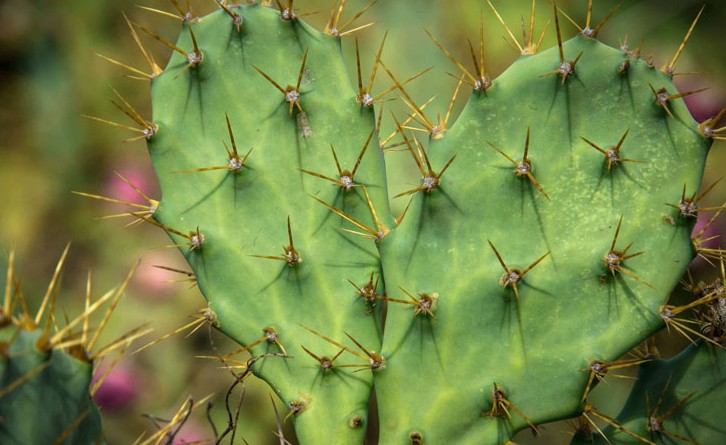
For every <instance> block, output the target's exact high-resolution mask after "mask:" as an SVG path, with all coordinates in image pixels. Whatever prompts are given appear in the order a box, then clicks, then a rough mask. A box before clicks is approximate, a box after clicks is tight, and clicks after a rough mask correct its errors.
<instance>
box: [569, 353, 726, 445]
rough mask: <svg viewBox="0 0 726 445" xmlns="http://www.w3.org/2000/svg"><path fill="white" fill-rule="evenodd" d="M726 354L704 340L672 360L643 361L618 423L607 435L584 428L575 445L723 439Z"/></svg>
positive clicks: (575, 439) (694, 441) (703, 442)
mask: <svg viewBox="0 0 726 445" xmlns="http://www.w3.org/2000/svg"><path fill="white" fill-rule="evenodd" d="M725 357H726V355H725V354H724V351H723V350H722V349H719V350H714V349H713V348H711V347H709V346H708V344H707V343H703V342H699V343H698V344H693V345H691V346H689V347H688V348H687V349H685V350H684V351H682V352H681V353H680V354H678V355H677V356H676V357H673V358H671V359H670V360H656V361H652V362H648V363H644V364H643V365H641V367H640V369H639V371H638V376H637V381H636V383H635V385H634V387H633V390H632V391H631V393H630V397H629V398H628V400H627V402H626V404H625V406H624V407H623V410H622V411H621V413H620V414H619V415H618V416H617V419H616V421H617V423H616V424H615V425H614V426H611V425H609V426H608V428H605V429H603V431H601V432H602V433H603V434H604V436H603V435H602V434H598V432H597V431H592V429H589V430H587V431H580V432H579V434H578V435H576V436H575V438H574V440H573V444H575V443H581V444H586V443H608V442H609V443H618V444H620V443H622V444H626V443H643V442H645V440H650V441H651V443H670V442H675V443H677V442H683V443H701V444H706V443H720V442H721V441H723V437H724V430H723V425H722V421H723V414H722V413H721V410H720V409H719V407H720V406H721V404H722V403H723V401H724V400H726V394H724V391H726V389H725V388H724V384H723V382H724V377H723V368H724V366H725V365H726V363H724V358H725ZM696 425H697V426H696ZM643 438H644V439H645V440H643Z"/></svg>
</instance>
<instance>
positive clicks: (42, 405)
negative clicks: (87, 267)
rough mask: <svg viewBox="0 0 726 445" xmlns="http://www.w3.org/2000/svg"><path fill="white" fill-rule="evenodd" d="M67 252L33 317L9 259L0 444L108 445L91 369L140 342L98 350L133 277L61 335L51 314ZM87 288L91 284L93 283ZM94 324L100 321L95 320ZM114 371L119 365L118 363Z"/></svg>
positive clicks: (90, 305)
mask: <svg viewBox="0 0 726 445" xmlns="http://www.w3.org/2000/svg"><path fill="white" fill-rule="evenodd" d="M67 253H68V249H66V251H65V252H64V254H63V256H62V257H61V260H60V261H59V263H58V266H57V268H56V271H55V274H54V276H53V278H52V279H51V282H50V285H49V286H48V290H47V292H46V293H45V296H44V298H43V299H42V304H41V306H40V307H39V308H38V311H37V313H36V314H34V315H31V314H30V313H29V312H28V307H27V304H26V302H25V299H24V297H23V293H22V290H21V288H20V278H19V275H18V274H17V273H15V272H14V264H13V263H14V255H13V254H12V253H11V255H10V261H9V267H8V273H7V276H6V281H5V285H4V290H5V292H4V299H3V304H2V307H0V443H2V444H8V445H29V444H54V445H60V444H68V445H70V444H101V443H105V437H104V430H103V425H102V423H101V413H100V412H99V409H98V407H97V406H96V405H95V404H94V402H93V400H92V393H93V392H95V390H96V389H98V386H99V385H100V381H102V380H103V378H105V375H104V376H103V378H101V380H100V381H99V382H98V383H97V382H94V381H93V380H92V379H93V373H94V362H95V361H96V360H97V359H100V358H101V357H104V356H107V355H109V354H114V353H116V352H118V351H119V350H121V353H123V351H124V350H126V349H127V348H128V346H129V344H130V343H131V342H132V341H133V340H134V339H136V338H137V337H138V336H140V335H143V334H145V333H147V332H148V331H142V330H133V331H131V332H129V333H128V334H127V335H124V336H122V337H121V338H119V339H118V340H116V341H114V342H112V343H109V344H106V345H103V346H102V347H99V346H98V345H99V341H98V340H99V335H100V333H101V332H102V331H103V328H104V327H105V326H106V323H107V321H108V318H109V316H110V315H111V312H112V311H113V308H115V307H116V304H117V303H118V301H119V299H120V297H121V296H122V295H123V293H124V291H125V289H126V285H127V284H128V280H129V278H130V275H129V276H128V277H127V279H126V280H124V282H123V283H122V284H120V285H119V286H117V287H116V288H114V289H112V290H110V291H109V292H107V293H106V294H104V295H103V296H102V297H100V298H99V299H97V300H96V301H91V298H90V297H91V295H90V292H91V289H90V287H89V289H88V291H89V293H88V295H87V299H86V309H85V311H84V312H83V313H82V314H80V315H79V316H78V317H75V318H73V319H72V320H67V319H66V324H65V325H64V326H62V327H60V328H59V326H58V323H59V322H58V320H57V318H56V317H58V315H57V314H54V312H55V310H54V309H55V307H56V301H57V297H58V291H59V289H58V286H59V282H60V276H61V273H62V269H63V264H64V261H65V258H66V254H67ZM89 286H90V277H89ZM104 304H105V305H106V307H107V309H105V310H104V312H105V315H104V316H103V317H102V319H101V322H100V324H94V326H95V327H96V328H97V329H94V327H93V326H91V325H89V320H90V317H91V315H92V314H93V313H94V312H96V311H98V312H99V313H100V312H101V310H100V308H102V307H103V305H104ZM95 321H97V320H95ZM113 363H114V364H115V361H114V362H113Z"/></svg>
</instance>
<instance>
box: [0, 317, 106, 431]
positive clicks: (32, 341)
mask: <svg viewBox="0 0 726 445" xmlns="http://www.w3.org/2000/svg"><path fill="white" fill-rule="evenodd" d="M39 336H40V332H38V331H34V332H26V331H17V330H16V328H14V327H6V328H3V329H1V330H0V342H2V341H6V342H7V341H10V340H11V339H13V340H12V343H11V344H10V347H9V348H8V350H7V355H6V356H3V357H2V358H1V359H0V391H3V389H7V388H10V387H11V386H12V387H13V389H12V390H11V391H9V392H7V394H3V397H2V398H0V443H3V444H8V445H27V444H55V443H58V444H69V445H70V444H74V445H75V444H79V445H85V444H88V445H91V444H98V443H104V438H103V427H102V425H101V415H100V412H99V411H98V407H97V406H96V405H95V404H94V403H93V401H92V400H91V396H90V395H89V393H88V390H89V386H90V384H91V377H92V375H93V365H92V364H91V363H89V362H84V361H81V360H78V359H76V358H74V357H72V356H70V355H69V354H66V353H64V352H62V351H59V350H52V351H51V352H49V353H44V352H41V351H40V350H38V349H37V348H36V346H35V345H36V342H37V341H38V338H39ZM24 376H32V377H31V378H29V379H27V380H24V381H22V383H21V384H17V383H18V382H19V381H21V380H20V379H22V378H23V377H24ZM64 435H65V440H61V438H62V437H63V436H64ZM59 440H60V441H59Z"/></svg>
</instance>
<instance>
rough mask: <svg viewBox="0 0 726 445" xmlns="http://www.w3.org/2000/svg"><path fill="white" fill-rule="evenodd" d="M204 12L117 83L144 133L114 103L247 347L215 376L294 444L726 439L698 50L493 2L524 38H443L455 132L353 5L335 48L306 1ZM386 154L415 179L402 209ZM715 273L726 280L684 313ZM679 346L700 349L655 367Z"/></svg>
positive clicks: (184, 246) (710, 130)
mask: <svg viewBox="0 0 726 445" xmlns="http://www.w3.org/2000/svg"><path fill="white" fill-rule="evenodd" d="M181 3H182V2H180V1H174V0H172V1H171V4H172V6H173V9H172V10H173V12H171V13H164V14H165V15H171V16H173V17H176V18H177V19H178V20H179V21H180V22H181V24H182V25H181V32H180V34H179V37H178V39H176V40H167V39H166V38H164V37H162V36H160V35H159V34H157V32H156V31H154V30H153V29H151V27H149V26H147V25H140V24H137V23H135V22H134V21H132V20H128V25H129V27H130V29H131V32H132V36H133V38H134V40H135V41H136V42H137V43H139V46H140V48H141V51H142V52H143V55H144V58H145V59H146V62H148V69H145V70H139V69H137V68H133V67H131V66H128V65H125V64H123V63H121V62H116V61H113V62H114V63H116V64H117V65H121V66H124V67H125V68H127V69H128V70H130V72H129V74H130V75H132V76H135V77H140V78H146V79H149V80H150V82H151V100H152V114H151V116H150V118H148V119H146V118H145V117H142V115H143V114H144V113H140V112H137V111H136V110H135V109H134V108H133V106H132V105H131V104H130V103H128V102H127V101H126V100H125V99H124V98H123V96H121V94H119V93H116V94H117V97H116V98H114V101H115V104H116V105H117V107H118V108H119V109H121V111H123V112H124V113H125V114H126V115H127V116H128V117H129V118H130V119H131V121H129V122H132V124H129V125H128V126H127V128H128V129H129V130H131V131H133V132H134V134H135V135H136V137H135V138H136V139H146V140H147V141H148V149H149V153H150V155H151V159H152V162H153V166H154V169H155V171H156V174H157V177H158V180H159V183H160V187H161V192H162V195H161V198H160V199H158V201H157V200H155V199H152V198H149V197H146V196H145V195H143V192H141V191H139V192H140V193H141V194H142V195H143V196H144V197H145V199H146V201H147V204H148V205H136V207H134V208H131V209H130V210H129V216H131V217H132V218H136V219H138V220H140V221H144V222H148V223H151V224H153V225H155V226H158V227H161V228H162V229H164V230H166V232H167V233H168V234H169V235H170V237H171V239H172V240H173V241H172V243H173V244H174V245H176V246H178V247H179V249H180V250H181V252H182V253H183V255H184V256H185V257H186V259H187V261H188V263H189V265H190V266H191V272H189V276H193V279H194V281H195V282H196V283H197V284H198V286H199V288H200V290H201V291H202V293H203V294H204V296H205V298H206V299H207V302H208V308H207V309H206V310H205V311H204V312H203V314H202V315H201V316H200V318H199V320H200V321H199V323H209V324H211V325H212V326H213V327H214V328H216V329H218V330H220V331H221V332H223V333H224V334H226V335H228V336H229V337H231V338H232V339H234V340H235V341H236V342H238V343H239V344H240V348H239V349H238V350H236V351H231V352H229V353H228V354H226V355H225V354H219V355H218V356H217V359H218V360H220V361H221V362H222V363H223V364H224V365H225V366H228V367H229V368H230V369H235V370H237V371H236V372H238V373H240V374H239V375H240V377H239V378H240V379H244V378H246V377H247V376H250V375H255V376H257V377H259V378H261V379H263V380H265V381H266V382H267V383H268V384H269V385H270V387H271V388H272V390H273V391H274V393H275V394H277V396H278V397H279V398H280V399H281V400H282V401H283V402H284V404H285V412H283V415H281V416H280V417H279V419H280V422H292V423H293V424H294V429H295V433H296V435H297V440H298V441H299V443H301V444H313V443H325V444H361V443H364V440H366V439H365V437H366V435H367V432H368V436H369V437H371V436H376V437H377V439H376V440H377V443H380V444H385V445H388V444H394V445H395V444H401V445H404V444H433V445H436V444H453V443H456V444H500V443H506V442H508V441H509V440H510V439H511V438H512V437H513V436H514V434H515V433H517V432H518V431H520V430H523V429H531V430H532V432H533V433H534V434H539V431H540V428H539V425H542V424H544V423H548V422H552V421H556V420H561V419H570V418H579V419H580V420H579V421H578V422H579V423H578V425H579V428H578V430H577V434H576V435H575V440H577V441H581V442H582V441H584V443H589V442H594V443H600V442H601V441H609V442H610V443H631V442H632V443H678V442H679V441H680V442H683V443H704V444H705V443H717V442H719V441H724V442H726V432H725V431H724V429H723V426H722V425H720V424H719V422H718V418H719V403H723V402H724V400H725V397H726V393H725V392H726V385H724V384H723V382H724V380H725V378H726V374H724V373H725V372H726V370H725V369H724V366H723V351H722V349H721V348H722V346H723V342H724V338H725V337H726V334H725V332H726V303H725V301H726V300H724V288H723V254H722V252H721V251H720V250H718V249H709V248H707V247H705V241H706V235H704V234H705V233H706V232H705V230H701V231H700V232H699V233H695V234H694V233H692V231H693V228H694V225H695V223H696V219H697V216H698V215H699V213H700V212H704V213H705V212H710V213H711V214H713V215H715V216H717V215H718V214H719V213H720V212H721V210H722V209H723V208H722V207H716V208H709V207H704V206H703V205H702V199H703V197H704V196H705V194H706V193H707V192H708V186H709V184H707V187H702V179H703V173H704V168H705V164H706V158H707V154H708V151H709V148H710V146H711V144H712V142H713V140H714V139H721V138H723V137H724V136H723V135H724V134H725V133H726V129H725V128H719V121H720V120H721V118H722V117H723V116H722V115H719V116H714V117H712V118H711V119H709V120H707V121H705V122H700V123H699V122H696V121H695V120H694V119H693V118H692V117H691V114H690V113H689V111H688V109H687V108H686V105H685V104H684V101H683V98H684V97H686V96H690V95H691V94H696V93H700V92H701V90H700V89H696V90H694V91H680V92H679V91H678V90H677V89H676V87H675V86H674V85H673V82H672V78H673V76H674V75H677V74H679V72H678V68H677V63H678V60H679V57H680V55H681V52H682V50H683V49H684V46H685V44H686V43H687V41H688V39H689V37H690V35H691V33H692V32H693V30H694V27H693V26H692V27H691V28H690V29H684V30H683V35H685V38H683V41H682V44H681V46H680V48H679V49H678V51H677V52H676V54H675V56H674V57H673V58H672V59H670V60H669V61H667V62H666V63H665V64H663V65H662V66H660V65H658V66H656V64H655V62H654V61H653V60H652V59H650V58H647V57H642V56H641V53H640V50H639V49H638V48H631V47H628V46H627V44H622V45H620V46H619V47H611V46H608V45H607V44H606V43H603V42H602V41H600V40H598V33H599V31H600V30H601V29H602V28H603V26H608V24H609V20H610V19H611V18H613V17H615V18H613V20H616V18H617V11H616V10H612V11H610V12H609V13H608V11H605V12H602V11H599V15H600V17H599V19H600V20H595V18H594V17H593V14H592V6H593V5H592V2H589V4H588V5H587V6H588V13H587V19H586V22H584V23H577V22H575V21H574V20H572V19H570V18H569V16H568V15H567V14H566V11H560V10H559V9H558V8H557V6H556V5H554V4H553V5H552V6H551V7H550V9H549V17H546V18H545V19H542V18H539V20H538V21H535V17H534V11H535V6H534V1H532V3H531V4H530V3H529V2H524V1H523V2H521V3H522V5H521V6H522V15H526V14H532V16H531V20H530V17H529V16H527V17H526V18H525V19H524V20H523V21H522V28H523V31H524V32H523V34H524V37H523V38H521V39H520V38H517V37H515V35H519V34H520V31H519V29H518V28H519V24H517V26H516V27H512V30H513V31H512V30H510V28H509V27H507V21H506V20H504V19H503V18H502V17H501V15H500V14H499V12H498V11H497V9H496V6H497V5H495V4H493V3H490V2H484V3H483V4H482V7H483V8H484V9H485V11H482V13H483V14H493V15H494V16H495V17H497V19H498V21H500V22H501V24H502V25H503V27H502V28H496V29H493V28H487V29H484V26H483V22H482V25H481V29H480V30H479V32H478V33H476V34H475V35H473V36H472V37H471V39H470V40H469V42H468V46H467V48H466V51H465V52H463V54H467V58H465V59H462V60H459V59H457V58H456V57H455V56H454V52H453V51H451V49H450V48H447V47H446V46H445V45H443V44H442V43H440V42H439V40H438V39H437V36H436V35H434V34H432V33H429V37H430V40H431V42H430V44H431V45H435V46H437V47H438V48H439V49H440V50H441V52H442V53H443V54H444V55H445V56H446V58H448V59H449V61H450V63H449V64H448V65H447V66H445V67H440V69H439V70H438V71H448V72H450V73H454V74H452V76H453V77H454V78H455V80H456V82H457V83H456V88H455V92H454V93H453V97H452V99H451V101H448V100H446V101H445V105H444V107H443V109H444V111H443V112H440V113H438V114H437V113H434V112H432V111H431V109H432V108H433V106H429V102H417V101H416V100H415V99H414V95H413V94H412V93H411V92H410V91H409V88H410V87H411V85H412V84H413V83H420V82H425V79H424V78H421V79H419V78H418V77H419V75H417V74H415V75H413V76H410V77H407V76H408V75H409V74H403V73H400V72H398V70H397V64H396V63H395V62H396V61H395V60H391V58H388V57H387V56H386V46H385V37H383V36H382V39H381V40H382V41H381V42H380V46H377V47H375V48H364V49H361V48H359V44H358V41H357V40H355V39H356V37H355V36H356V33H358V32H362V31H363V30H364V29H366V28H367V26H365V23H366V22H365V21H364V20H363V19H362V18H361V16H362V15H363V13H365V12H366V10H367V9H368V8H369V7H371V6H373V4H374V3H376V2H375V0H374V1H372V2H371V3H369V4H367V5H366V6H365V7H364V8H363V10H361V11H348V9H346V8H345V6H346V5H345V3H346V2H345V0H338V1H337V2H335V4H334V5H333V10H332V14H331V16H330V19H329V20H328V22H327V25H326V26H325V27H324V29H323V30H318V29H315V28H313V27H312V26H310V25H308V24H307V23H306V22H305V19H304V13H303V12H300V11H298V10H297V9H296V7H298V6H303V5H298V4H297V2H296V3H295V4H293V2H292V1H291V0H279V1H275V2H274V3H273V4H272V5H265V4H264V3H266V2H261V3H259V2H255V1H248V2H242V4H239V3H235V2H229V1H227V2H221V3H220V2H216V3H217V5H216V6H217V7H216V9H215V10H214V11H213V12H211V13H209V14H207V15H204V16H197V15H195V14H194V13H193V12H191V11H190V10H189V9H188V7H185V5H182V4H181ZM267 3H271V2H267ZM500 3H504V2H500ZM596 3H597V2H596ZM583 4H584V2H583ZM530 7H531V9H530ZM616 9H617V8H616ZM475 13H479V11H475ZM699 16H700V13H699ZM697 21H698V18H696V19H695V20H694V22H693V24H694V25H695V24H696V22H697ZM540 22H541V23H540ZM545 22H546V23H547V24H545ZM425 25H426V24H421V26H422V27H425ZM573 25H574V26H573ZM515 28H516V29H515ZM572 30H575V31H576V35H574V37H567V36H571V35H572V34H573V33H572ZM502 33H503V34H504V35H505V38H506V39H507V40H508V42H509V43H510V45H511V46H513V47H514V48H515V49H516V51H518V52H519V53H520V54H521V55H520V57H519V58H518V59H517V60H516V61H515V62H514V63H513V64H512V65H511V66H510V67H509V68H508V69H506V70H505V71H504V72H502V73H501V74H500V75H498V76H497V77H494V76H490V73H489V72H488V70H487V64H488V63H489V62H490V61H488V60H487V54H486V53H487V51H486V41H487V40H491V39H493V38H495V37H496V38H499V37H500V35H501V34H502ZM546 33H553V35H555V36H556V42H557V43H556V45H554V46H552V47H550V48H544V47H541V46H543V45H542V41H543V39H542V37H541V36H545V35H546ZM341 40H348V42H347V43H346V44H348V43H350V44H352V45H355V48H356V51H355V53H356V58H357V60H356V64H355V66H353V67H350V66H347V64H346V63H345V60H344V58H343V57H342V54H341ZM154 41H156V44H162V45H164V46H166V47H168V48H169V49H170V50H171V51H172V52H173V54H172V56H171V58H170V60H169V62H168V64H167V65H166V67H164V68H162V67H160V66H159V65H157V63H156V62H155V61H154V60H153V58H152V57H151V56H150V53H149V52H148V51H147V50H145V49H144V48H145V47H144V46H143V45H149V44H154ZM142 42H143V43H142ZM457 53H458V54H461V52H457ZM361 59H363V60H364V63H361V61H360V60H361ZM424 67H425V66H424ZM382 85H390V87H387V86H382ZM467 96H468V98H467ZM389 101H391V102H396V103H391V104H389ZM457 101H465V102H466V104H465V105H464V107H463V109H462V110H461V112H460V113H458V117H456V118H455V119H454V117H453V115H454V114H457V113H455V112H452V109H453V108H454V105H456V103H457ZM390 110H394V112H392V113H391V112H389V111H390ZM721 114H723V113H721ZM94 119H96V120H101V121H105V118H103V119H102V118H94ZM105 122H107V123H113V122H110V121H105ZM113 124H114V125H117V126H118V125H119V124H115V123H113ZM121 125H126V124H121ZM381 127H384V128H393V132H392V134H391V135H390V136H389V135H388V134H387V133H389V132H384V131H383V130H382V128H381ZM391 156H394V157H399V159H409V161H408V162H410V165H411V167H412V168H413V169H415V171H416V172H418V173H417V174H418V176H419V178H418V182H417V183H415V184H409V185H405V184H402V183H401V181H398V182H396V181H393V182H392V184H396V185H395V189H393V187H394V186H391V187H390V189H389V185H388V183H387V176H388V177H389V178H394V179H395V178H396V177H397V176H399V174H400V173H399V172H396V171H390V170H389V171H386V168H385V159H384V158H388V157H391ZM121 204H123V203H121ZM392 209H396V210H395V212H394V211H392ZM712 222H713V219H712V220H711V222H709V225H710V224H711V223H712ZM697 255H698V256H701V257H703V258H705V259H706V260H707V261H708V262H710V263H711V264H713V265H714V266H716V267H717V269H716V271H717V272H721V274H720V277H719V278H716V281H714V282H711V283H707V284H697V283H692V282H691V283H690V284H688V285H687V287H688V289H689V290H690V291H691V293H690V294H691V298H690V300H688V301H686V302H674V301H670V300H669V298H670V295H671V293H672V291H673V290H674V288H676V287H677V286H678V284H679V280H681V279H682V277H683V276H684V274H685V275H686V276H687V268H688V266H689V264H690V263H691V261H692V260H693V259H694V258H695V257H696V256H697ZM718 266H720V267H721V269H720V270H719V269H718ZM181 315H183V314H180V316H181ZM664 328H668V329H669V330H670V331H671V332H673V333H676V334H678V333H680V334H681V335H683V336H685V337H686V338H688V340H690V341H691V342H693V344H694V345H693V346H691V347H690V348H689V349H688V350H686V351H685V352H684V353H683V354H685V355H684V357H683V358H675V359H671V360H672V361H674V362H670V361H669V362H667V363H668V365H667V366H666V365H664V366H660V365H658V364H657V363H660V360H659V355H658V351H657V350H656V349H654V348H653V347H652V344H651V342H650V341H649V339H650V338H651V337H652V336H653V335H654V334H655V333H657V332H658V331H661V330H663V329H664ZM245 354H251V355H245ZM250 357H252V358H250ZM690 363H693V366H692V367H689V364H690ZM719 363H721V365H720V366H719ZM638 366H641V367H643V369H642V370H641V372H640V374H639V380H638V383H637V385H636V387H635V388H634V389H633V391H634V393H633V395H632V396H631V399H630V400H629V402H628V405H627V406H626V408H625V409H624V410H623V413H624V414H623V416H624V417H623V418H622V419H618V418H614V417H609V416H607V415H605V414H603V413H602V412H600V411H599V410H597V408H596V407H595V406H593V404H592V403H591V402H590V400H589V397H588V396H589V392H590V390H591V389H592V388H594V386H595V385H597V384H598V383H599V382H601V381H602V380H606V379H607V378H608V376H610V375H617V374H618V373H619V371H620V370H622V369H623V368H628V367H638ZM697 372H701V373H703V375H708V378H707V379H703V380H701V379H699V378H698V377H696V376H694V374H693V373H697ZM689 373H690V374H689ZM695 375H698V374H695ZM651 376H652V378H653V381H652V384H649V383H648V381H649V379H650V378H651ZM664 394H665V395H664ZM646 400H647V403H646ZM373 403H375V405H376V407H375V410H374V409H373V408H372V407H371V405H372V404H373ZM671 407H674V408H673V409H671ZM373 412H375V415H371V413H373ZM664 413H667V414H664ZM689 425H690V427H689ZM278 435H279V436H280V443H283V442H284V441H285V440H286V439H284V438H283V437H282V433H281V432H279V431H278ZM219 440H221V438H220V439H219ZM368 440H369V441H370V440H371V439H368Z"/></svg>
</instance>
